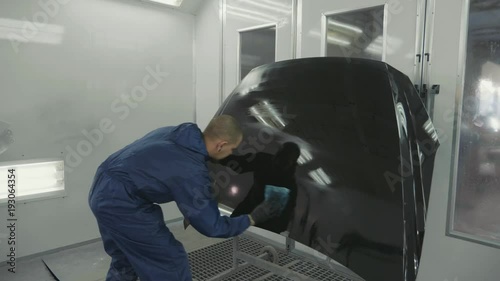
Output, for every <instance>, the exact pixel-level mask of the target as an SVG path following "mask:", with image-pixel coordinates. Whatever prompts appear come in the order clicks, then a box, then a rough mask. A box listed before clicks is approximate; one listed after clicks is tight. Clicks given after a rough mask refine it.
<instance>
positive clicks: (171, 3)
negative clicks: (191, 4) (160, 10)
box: [148, 0, 183, 7]
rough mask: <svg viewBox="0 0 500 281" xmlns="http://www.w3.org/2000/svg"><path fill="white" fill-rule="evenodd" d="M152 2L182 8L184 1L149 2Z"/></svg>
mask: <svg viewBox="0 0 500 281" xmlns="http://www.w3.org/2000/svg"><path fill="white" fill-rule="evenodd" d="M148 1H150V2H156V3H160V4H165V5H169V6H174V7H180V6H181V4H182V1H183V0H148Z"/></svg>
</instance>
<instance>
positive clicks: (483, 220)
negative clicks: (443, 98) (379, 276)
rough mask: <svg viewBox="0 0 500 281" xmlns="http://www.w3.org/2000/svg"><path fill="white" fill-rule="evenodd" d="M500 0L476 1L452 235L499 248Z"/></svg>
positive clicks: (460, 122)
mask: <svg viewBox="0 0 500 281" xmlns="http://www.w3.org/2000/svg"><path fill="white" fill-rule="evenodd" d="M499 16H500V0H496V1H484V0H483V1H480V0H472V1H471V2H470V9H469V21H468V31H467V32H468V33H467V45H466V48H467V49H466V50H467V51H466V60H465V73H464V79H465V80H464V88H463V96H462V100H461V104H460V105H459V109H460V111H459V113H460V114H458V116H459V117H458V118H459V119H458V120H457V126H458V127H457V128H456V136H455V143H454V145H455V146H454V149H455V161H454V167H453V172H454V173H453V178H452V182H453V185H452V195H453V196H452V202H451V212H450V217H449V226H448V233H449V234H450V235H452V236H458V237H460V238H464V239H468V240H472V241H476V242H480V243H486V244H490V245H497V246H500V216H499V215H498V214H500V204H499V203H498V202H500V37H499V36H498V34H499V30H500V22H499V21H498V17H499Z"/></svg>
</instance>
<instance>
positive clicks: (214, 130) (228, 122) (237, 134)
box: [203, 115, 243, 144]
mask: <svg viewBox="0 0 500 281" xmlns="http://www.w3.org/2000/svg"><path fill="white" fill-rule="evenodd" d="M203 135H205V136H206V137H208V138H212V139H217V138H219V139H223V140H225V141H227V142H229V143H233V144H235V143H237V142H238V141H239V140H240V138H241V136H243V131H242V130H241V127H240V125H239V123H238V121H237V120H236V119H235V118H234V117H232V116H230V115H219V116H217V117H214V118H213V119H212V120H211V121H210V123H208V125H207V127H206V128H205V131H203Z"/></svg>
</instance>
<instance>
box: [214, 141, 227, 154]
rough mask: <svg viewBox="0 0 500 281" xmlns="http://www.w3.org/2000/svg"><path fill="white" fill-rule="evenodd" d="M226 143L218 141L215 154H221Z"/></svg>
mask: <svg viewBox="0 0 500 281" xmlns="http://www.w3.org/2000/svg"><path fill="white" fill-rule="evenodd" d="M227 143H228V142H227V141H224V140H223V141H220V142H219V143H217V152H221V150H222V149H223V148H224V146H225V145H226V144H227Z"/></svg>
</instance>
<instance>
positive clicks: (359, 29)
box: [323, 6, 385, 61]
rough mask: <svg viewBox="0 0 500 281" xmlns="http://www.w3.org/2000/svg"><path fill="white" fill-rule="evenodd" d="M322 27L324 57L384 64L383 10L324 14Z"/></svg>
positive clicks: (370, 9)
mask: <svg viewBox="0 0 500 281" xmlns="http://www.w3.org/2000/svg"><path fill="white" fill-rule="evenodd" d="M323 25H324V26H323V40H324V47H325V51H324V52H323V54H324V55H326V56H328V57H351V58H365V59H373V60H379V61H383V60H384V50H385V44H384V39H385V37H384V6H376V7H371V8H366V9H360V10H355V11H349V12H342V13H334V14H327V15H325V18H324V24H323Z"/></svg>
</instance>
